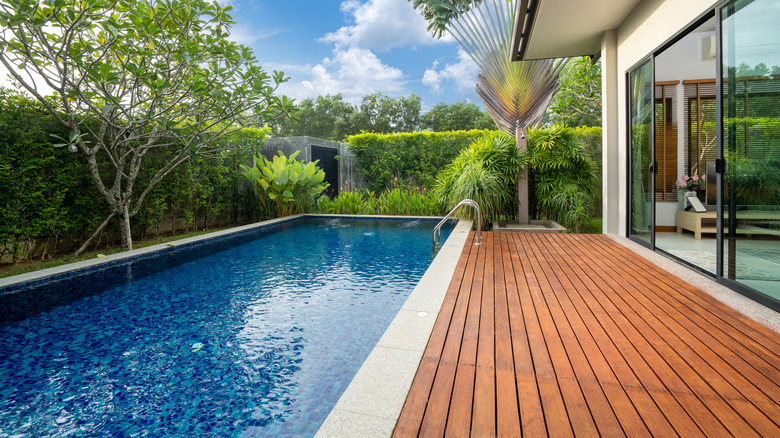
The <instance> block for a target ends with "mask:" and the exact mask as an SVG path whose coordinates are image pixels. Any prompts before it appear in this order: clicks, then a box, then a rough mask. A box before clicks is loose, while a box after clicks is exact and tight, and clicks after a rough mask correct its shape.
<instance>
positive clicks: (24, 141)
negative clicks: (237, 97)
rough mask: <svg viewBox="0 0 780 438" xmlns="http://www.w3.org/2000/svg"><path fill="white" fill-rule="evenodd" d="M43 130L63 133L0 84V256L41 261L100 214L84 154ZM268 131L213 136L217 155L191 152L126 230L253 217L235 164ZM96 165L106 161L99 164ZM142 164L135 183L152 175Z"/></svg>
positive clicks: (156, 157) (112, 231)
mask: <svg viewBox="0 0 780 438" xmlns="http://www.w3.org/2000/svg"><path fill="white" fill-rule="evenodd" d="M51 133H54V134H57V135H59V136H62V137H66V136H67V135H68V134H67V131H65V129H64V128H62V126H61V125H59V123H58V122H57V121H56V120H55V119H54V117H53V116H51V115H50V114H49V113H48V111H47V110H46V108H45V107H43V105H41V104H40V102H38V101H36V100H33V99H31V98H30V97H28V96H27V95H25V94H21V93H19V92H17V91H13V90H8V89H4V88H0V194H2V196H0V259H2V260H3V261H4V262H5V261H10V262H12V263H13V262H15V261H17V260H20V259H27V258H30V257H32V256H33V255H34V256H36V257H39V258H41V259H45V258H47V257H49V256H50V255H51V254H52V252H53V251H54V250H55V249H56V248H57V247H58V246H59V245H60V244H61V242H63V243H65V244H68V243H75V244H76V245H80V244H81V243H83V242H84V241H85V240H86V239H87V238H88V237H89V234H88V232H89V231H90V230H92V229H94V228H95V227H97V226H98V225H99V224H100V223H101V221H102V220H103V218H104V217H105V216H106V215H107V214H108V206H107V205H106V203H105V202H104V201H103V200H102V199H101V197H100V194H99V193H98V192H97V190H96V189H95V187H94V185H93V183H92V179H91V178H90V175H89V167H88V164H87V163H86V159H85V158H84V157H83V155H81V154H72V153H69V152H68V151H67V150H66V149H64V148H53V147H52V144H51V142H52V139H53V138H54V137H51V136H50V135H49V134H51ZM269 133H270V131H269V129H268V128H262V129H257V128H244V129H242V130H240V131H236V132H234V133H232V134H230V135H228V136H225V137H223V138H222V139H221V140H220V142H222V148H223V149H224V151H223V152H222V153H221V154H220V155H219V156H215V157H211V158H204V157H198V156H194V157H191V159H189V160H187V161H185V162H184V163H182V164H181V165H180V166H178V167H177V168H175V169H173V171H171V173H169V174H168V176H167V177H166V178H165V179H163V180H162V181H161V182H160V183H159V184H158V185H156V186H155V187H154V189H153V190H152V191H151V192H150V193H149V195H148V196H147V200H146V202H145V203H144V204H143V206H142V208H141V209H140V210H139V212H138V214H137V215H136V216H135V217H134V218H133V222H132V226H133V230H134V233H136V234H140V235H142V236H143V237H146V236H147V235H148V234H149V233H152V234H159V232H160V229H161V227H163V226H167V225H168V224H173V227H176V226H177V224H179V223H180V222H181V219H182V218H185V219H186V220H185V223H184V226H185V228H187V229H191V230H195V229H196V228H197V229H199V230H201V229H205V228H208V227H209V226H210V223H212V222H216V221H215V219H217V218H219V221H220V223H222V224H225V225H226V224H234V223H237V222H238V220H239V218H243V217H249V218H250V219H258V218H259V217H260V216H261V214H260V212H259V211H258V208H257V201H256V197H254V194H252V197H251V202H249V201H250V199H248V198H247V196H246V193H245V192H246V191H248V192H251V189H248V188H247V189H243V188H242V187H241V186H240V184H239V181H240V179H243V177H241V176H240V175H239V174H237V172H236V169H238V166H239V163H246V162H248V160H249V159H250V158H251V157H252V156H253V155H256V154H257V153H258V151H259V149H260V146H261V145H262V144H263V143H264V141H265V139H266V138H267V136H268V134H269ZM169 153H170V151H165V150H153V151H150V152H149V154H148V156H147V157H146V160H148V162H149V163H150V166H149V168H155V167H158V166H160V165H162V163H163V162H165V161H166V160H167V159H168V157H169V155H168V154H169ZM100 167H101V169H103V168H109V167H110V164H109V163H105V162H103V163H100ZM145 170H146V169H142V172H141V173H140V174H139V176H138V181H139V183H140V184H144V183H145V182H146V181H147V180H148V179H149V178H151V176H152V175H151V172H150V171H148V170H146V171H145ZM253 207H254V209H253ZM117 229H118V227H117V224H116V223H113V222H112V223H109V224H108V225H107V226H106V228H105V229H104V231H103V232H102V233H101V235H100V236H99V238H98V239H96V240H94V241H93V242H94V245H95V246H97V245H99V244H105V243H106V241H107V240H112V239H113V236H114V235H116V230H117ZM173 230H174V231H175V232H176V231H181V230H180V229H178V230H177V229H176V228H173ZM36 242H37V243H36Z"/></svg>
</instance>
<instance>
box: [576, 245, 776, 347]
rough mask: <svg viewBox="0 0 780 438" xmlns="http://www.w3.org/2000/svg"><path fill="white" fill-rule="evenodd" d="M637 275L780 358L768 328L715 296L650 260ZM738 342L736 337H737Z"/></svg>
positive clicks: (624, 253)
mask: <svg viewBox="0 0 780 438" xmlns="http://www.w3.org/2000/svg"><path fill="white" fill-rule="evenodd" d="M591 240H592V242H593V243H594V244H596V245H599V246H601V247H603V248H605V249H606V250H607V251H608V252H609V253H610V254H613V255H614V257H616V258H617V259H620V258H622V257H631V256H632V254H633V253H632V252H631V251H630V250H629V249H627V248H624V247H621V246H619V245H612V246H604V242H601V241H599V240H593V239H591ZM637 266H638V268H640V269H637V272H639V273H642V274H644V275H645V276H647V275H652V276H653V278H654V280H655V281H656V283H659V282H660V283H663V284H665V285H666V286H667V287H668V288H669V289H668V290H672V291H677V292H678V293H677V294H675V295H676V299H678V300H680V301H682V302H684V303H687V305H688V307H689V308H690V309H692V311H693V313H694V314H705V315H708V316H710V317H716V318H718V319H719V322H721V324H720V325H721V326H722V327H721V331H724V332H726V333H727V334H731V333H734V334H735V335H736V334H741V335H742V337H741V338H740V340H742V341H747V342H748V343H749V345H750V346H751V348H753V349H758V350H763V349H767V352H768V353H769V354H771V355H772V356H773V357H774V358H775V359H780V339H778V337H777V336H772V335H771V332H769V331H768V330H767V329H766V328H764V327H763V326H761V325H759V324H758V323H757V322H755V321H753V320H752V319H750V318H748V317H747V316H745V315H743V314H741V313H738V312H736V311H734V310H732V309H729V308H727V307H725V306H723V305H722V304H721V303H720V302H719V301H717V300H716V299H715V298H713V297H712V296H710V295H708V294H706V293H703V292H702V291H700V290H698V289H696V288H695V287H693V286H691V285H690V284H688V283H687V282H682V281H680V280H679V279H677V278H676V277H674V276H670V275H669V274H668V273H667V272H666V271H664V270H663V269H661V268H659V267H657V266H656V265H653V264H652V263H650V262H649V261H647V260H645V259H643V258H639V259H638V260H637ZM735 339H736V338H735Z"/></svg>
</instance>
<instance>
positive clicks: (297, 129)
mask: <svg viewBox="0 0 780 438" xmlns="http://www.w3.org/2000/svg"><path fill="white" fill-rule="evenodd" d="M356 111H357V108H355V107H354V106H353V105H352V104H350V103H349V102H345V101H344V100H343V97H342V95H341V94H335V95H330V94H329V95H326V96H318V97H317V99H304V100H302V101H301V102H300V103H299V104H298V105H297V107H296V112H295V117H290V118H285V119H282V120H280V121H279V122H278V125H277V127H276V131H277V134H278V135H279V136H281V137H296V136H309V137H316V138H324V139H328V140H333V141H342V140H344V139H345V138H347V136H348V135H351V134H357V133H358V132H360V131H359V130H356V129H355V128H354V126H353V125H352V122H351V121H350V117H351V116H352V115H353V114H354V113H355V112H356Z"/></svg>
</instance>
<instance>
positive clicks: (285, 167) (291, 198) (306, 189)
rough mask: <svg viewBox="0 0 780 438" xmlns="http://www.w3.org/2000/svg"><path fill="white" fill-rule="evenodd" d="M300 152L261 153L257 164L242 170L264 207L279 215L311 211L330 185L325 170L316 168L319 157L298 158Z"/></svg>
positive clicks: (244, 167)
mask: <svg viewBox="0 0 780 438" xmlns="http://www.w3.org/2000/svg"><path fill="white" fill-rule="evenodd" d="M299 152H300V151H295V152H293V153H292V154H290V157H289V158H288V157H286V156H285V155H284V154H283V153H282V152H281V151H279V155H274V157H273V159H272V160H269V159H267V158H265V157H263V156H262V155H260V156H257V157H255V166H253V167H249V166H246V165H244V164H242V165H241V173H242V174H243V175H244V177H245V178H246V179H248V180H249V181H250V182H251V183H252V186H253V187H254V188H255V193H257V197H258V199H259V201H260V204H261V205H262V206H263V209H264V210H265V211H266V212H269V213H270V212H272V211H273V212H274V214H275V216H276V217H282V216H289V215H291V214H294V213H304V212H306V211H308V210H309V209H310V208H311V206H312V202H315V201H316V198H317V197H319V196H321V195H322V192H323V191H324V190H325V189H326V188H328V186H330V184H328V183H326V182H323V181H324V180H325V171H323V170H322V169H320V168H319V167H317V162H318V160H315V161H313V162H309V163H304V162H303V161H298V160H296V159H295V157H297V156H298V153H299Z"/></svg>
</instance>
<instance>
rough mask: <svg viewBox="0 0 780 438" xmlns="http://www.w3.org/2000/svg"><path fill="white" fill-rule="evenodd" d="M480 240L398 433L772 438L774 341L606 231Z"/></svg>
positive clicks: (449, 301) (779, 357) (778, 428)
mask: <svg viewBox="0 0 780 438" xmlns="http://www.w3.org/2000/svg"><path fill="white" fill-rule="evenodd" d="M483 236H484V238H483V244H482V245H479V246H475V245H472V244H473V243H474V242H473V238H474V236H473V233H472V235H471V236H470V240H469V242H468V243H467V247H466V248H464V251H463V253H462V254H461V258H460V260H459V261H458V265H457V267H456V271H455V275H453V278H452V280H451V283H450V285H449V288H448V290H447V295H446V297H445V300H444V304H443V305H442V309H441V311H440V312H439V315H438V316H437V320H436V322H435V324H434V329H433V332H432V334H431V338H430V340H429V342H428V346H427V347H426V350H425V352H424V354H423V359H422V360H421V362H420V365H419V368H418V371H417V375H416V376H415V378H414V381H413V383H412V387H411V389H410V391H409V394H408V396H407V400H406V402H405V404H404V406H403V409H402V411H401V416H400V418H399V419H398V422H397V424H396V428H395V430H394V433H393V435H394V436H398V437H412V436H458V437H460V436H474V437H482V436H495V435H498V436H512V437H519V436H522V435H525V436H534V437H536V436H547V435H551V436H574V435H584V436H597V435H600V436H621V435H623V436H631V437H634V436H675V435H677V436H686V437H687V436H703V435H724V436H725V435H736V436H780V404H779V403H780V336H778V334H777V333H774V332H772V331H770V330H769V329H767V328H765V327H763V326H761V325H760V324H758V323H756V322H755V321H753V320H751V319H750V318H747V317H746V316H744V315H742V314H739V313H737V312H736V311H734V310H732V309H730V308H728V307H726V306H725V305H723V304H721V303H719V302H718V301H717V300H715V299H714V298H712V297H711V296H709V295H707V294H706V293H704V292H702V291H700V290H698V289H696V288H694V287H692V286H691V285H689V284H687V283H686V282H684V281H682V280H680V279H678V278H677V277H675V276H673V275H671V274H670V273H668V272H666V271H664V270H663V269H661V268H659V267H658V266H656V265H654V264H652V263H650V262H649V261H648V260H646V259H644V258H642V257H640V256H639V255H637V254H636V253H634V252H633V251H631V250H629V249H627V248H625V247H622V246H621V245H619V244H618V243H616V242H615V241H614V240H612V239H610V238H609V237H607V236H602V235H557V234H544V235H533V234H521V233H484V234H483Z"/></svg>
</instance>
